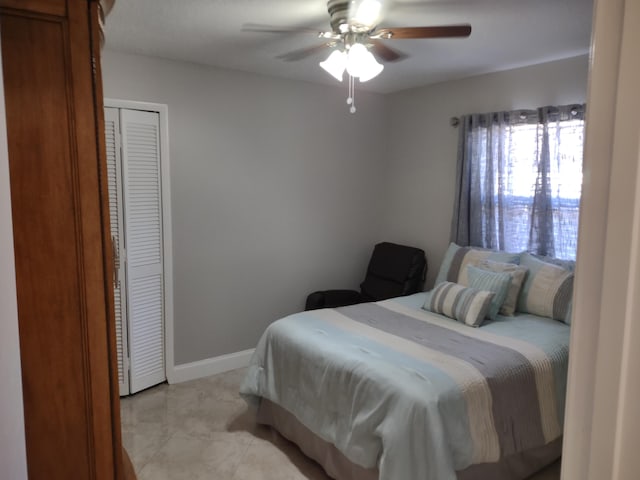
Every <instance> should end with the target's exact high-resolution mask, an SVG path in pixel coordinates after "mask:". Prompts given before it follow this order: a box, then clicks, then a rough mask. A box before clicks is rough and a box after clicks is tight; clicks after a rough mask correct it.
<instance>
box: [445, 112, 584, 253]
mask: <svg viewBox="0 0 640 480" xmlns="http://www.w3.org/2000/svg"><path fill="white" fill-rule="evenodd" d="M583 118H584V108H583V107H582V106H580V105H577V106H576V105H571V106H565V107H546V108H544V109H539V110H537V111H533V112H531V111H527V112H502V113H492V114H485V115H470V116H467V117H463V119H462V120H463V121H462V127H461V132H460V135H461V138H460V154H459V157H460V158H459V159H458V194H457V196H456V211H455V212H454V222H453V235H452V236H453V240H454V241H456V242H457V243H459V244H462V245H474V246H481V247H487V248H495V249H500V250H508V251H513V252H519V251H525V250H526V251H530V252H532V253H537V254H541V255H549V256H553V257H557V258H563V259H575V255H576V247H577V237H578V219H579V206H580V192H581V186H582V150H583V131H584V120H583Z"/></svg>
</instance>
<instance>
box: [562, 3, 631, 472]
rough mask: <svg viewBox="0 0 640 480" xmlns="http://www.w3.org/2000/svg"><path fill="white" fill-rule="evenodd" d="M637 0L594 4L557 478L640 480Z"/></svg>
mask: <svg viewBox="0 0 640 480" xmlns="http://www.w3.org/2000/svg"><path fill="white" fill-rule="evenodd" d="M638 25H640V3H639V2H637V1H636V0H606V1H605V0H596V1H595V5H594V24H593V33H592V41H591V62H590V71H589V92H588V98H587V118H586V130H585V131H586V137H585V155H584V180H583V194H582V202H581V212H580V217H581V218H580V227H579V228H580V231H579V240H578V255H577V264H576V280H575V282H576V283H575V291H574V301H573V308H574V311H573V312H574V315H573V318H574V321H573V323H572V325H571V344H570V352H571V353H570V355H569V378H568V392H567V403H566V410H565V412H566V413H565V429H564V448H563V457H562V479H563V480H601V479H605V478H606V479H611V480H627V479H631V478H637V472H638V469H639V468H640V457H638V455H637V453H636V452H635V449H636V448H635V447H636V445H637V444H638V442H639V441H640V418H639V417H638V415H637V414H636V413H635V409H636V405H637V398H638V395H639V394H640V380H639V379H638V375H637V369H636V366H637V365H638V361H639V360H640V347H639V345H640V324H639V323H638V318H639V312H640V298H639V295H638V293H639V292H640V140H639V137H640V117H639V116H638V113H637V112H638V109H640V97H638V93H637V85H638V83H640V64H639V63H638V61H637V45H638V44H639V43H640V31H639V30H638Z"/></svg>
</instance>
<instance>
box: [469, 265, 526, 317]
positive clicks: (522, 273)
mask: <svg viewBox="0 0 640 480" xmlns="http://www.w3.org/2000/svg"><path fill="white" fill-rule="evenodd" d="M477 267H478V268H481V269H482V270H489V271H490V272H501V273H508V274H509V275H511V286H510V287H509V293H507V298H506V299H505V300H504V303H503V304H502V307H500V315H507V316H510V317H511V316H513V314H514V313H515V311H516V306H517V305H518V295H520V290H521V289H522V284H523V283H524V279H525V277H526V276H527V272H528V271H529V269H528V268H527V267H523V266H521V265H514V264H513V263H503V262H494V261H492V260H482V261H481V262H480V263H478V265H477Z"/></svg>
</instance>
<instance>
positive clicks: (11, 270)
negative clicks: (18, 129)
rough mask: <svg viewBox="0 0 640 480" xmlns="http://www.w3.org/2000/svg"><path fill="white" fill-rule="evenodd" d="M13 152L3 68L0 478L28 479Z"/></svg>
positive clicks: (0, 122)
mask: <svg viewBox="0 0 640 480" xmlns="http://www.w3.org/2000/svg"><path fill="white" fill-rule="evenodd" d="M9 187H10V185H9V153H8V151H7V123H6V120H5V109H4V86H3V81H2V68H1V67H0V265H2V268H1V269H0V385H2V400H1V401H0V478H3V479H4V478H6V479H11V480H27V457H26V452H25V438H24V410H23V406H22V376H21V373H20V340H19V337H18V306H17V300H16V272H15V266H14V256H13V229H12V223H11V195H10V191H9Z"/></svg>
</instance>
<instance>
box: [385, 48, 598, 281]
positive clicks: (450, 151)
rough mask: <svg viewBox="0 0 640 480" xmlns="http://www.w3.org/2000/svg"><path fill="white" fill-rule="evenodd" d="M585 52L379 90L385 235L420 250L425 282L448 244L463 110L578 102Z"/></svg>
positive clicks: (583, 96) (582, 89) (585, 71)
mask: <svg viewBox="0 0 640 480" xmlns="http://www.w3.org/2000/svg"><path fill="white" fill-rule="evenodd" d="M587 74H588V58H587V56H581V57H576V58H572V59H567V60H561V61H557V62H551V63H546V64H541V65H535V66H531V67H525V68H520V69H516V70H508V71H503V72H498V73H492V74H487V75H481V76H477V77H470V78H466V79H463V80H458V81H453V82H447V83H441V84H437V85H432V86H427V87H423V88H417V89H412V90H407V91H404V92H400V93H397V94H393V95H390V96H388V97H387V99H388V108H389V121H390V125H391V127H390V129H389V144H388V155H389V159H390V166H389V174H388V182H387V196H386V199H387V201H386V202H385V226H384V229H383V232H384V236H385V238H388V239H389V240H391V241H396V242H399V243H408V244H412V245H416V246H419V247H421V248H423V249H424V250H425V251H426V252H427V258H428V260H429V273H428V277H427V287H430V286H432V284H433V280H434V279H435V276H436V274H437V271H438V268H439V266H440V262H441V260H442V257H443V255H444V252H445V250H446V248H447V246H448V244H449V233H450V226H451V218H452V213H453V198H454V183H455V171H456V150H457V138H458V131H457V129H455V128H453V127H451V126H450V125H449V119H450V118H451V117H453V116H460V115H464V114H469V113H479V112H492V111H502V110H511V109H519V108H535V107H540V106H544V105H563V104H569V103H583V102H585V99H586V92H587Z"/></svg>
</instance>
